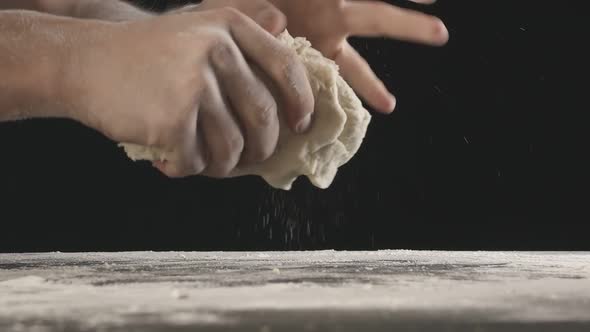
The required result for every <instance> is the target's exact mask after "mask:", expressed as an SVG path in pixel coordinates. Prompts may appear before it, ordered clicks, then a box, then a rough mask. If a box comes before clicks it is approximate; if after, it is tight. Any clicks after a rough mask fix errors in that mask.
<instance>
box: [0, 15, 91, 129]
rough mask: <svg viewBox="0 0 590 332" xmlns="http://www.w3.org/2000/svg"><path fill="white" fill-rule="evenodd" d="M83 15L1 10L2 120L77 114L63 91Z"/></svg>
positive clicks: (83, 27) (0, 85) (0, 90)
mask: <svg viewBox="0 0 590 332" xmlns="http://www.w3.org/2000/svg"><path fill="white" fill-rule="evenodd" d="M84 24H89V23H87V22H83V20H74V19H69V18H64V17H59V16H53V15H47V14H42V13H38V12H34V11H25V10H19V11H12V10H6V11H0V121H7V120H18V119H24V118H33V117H70V118H71V117H72V116H71V113H70V110H69V109H68V99H67V97H66V96H64V95H63V94H62V92H63V90H62V83H63V77H64V73H65V68H67V65H68V64H69V63H70V62H71V61H72V56H71V54H72V52H73V50H74V49H75V48H76V42H75V40H76V39H81V38H83V37H80V33H79V32H78V31H79V30H80V29H88V28H87V27H85V26H82V25H84Z"/></svg>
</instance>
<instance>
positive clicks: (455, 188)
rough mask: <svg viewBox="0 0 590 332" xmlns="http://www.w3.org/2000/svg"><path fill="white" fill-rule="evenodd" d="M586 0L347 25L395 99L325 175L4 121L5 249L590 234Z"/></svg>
mask: <svg viewBox="0 0 590 332" xmlns="http://www.w3.org/2000/svg"><path fill="white" fill-rule="evenodd" d="M293 1H296V0H293ZM300 1H303V0H300ZM392 3H396V4H404V5H406V6H407V4H405V3H403V2H392ZM582 3H583V1H525V0H519V1H508V0H504V1H492V0H489V1H483V0H476V1H451V0H440V1H439V2H438V3H437V4H436V5H434V6H431V7H418V6H410V7H416V8H422V9H424V10H426V11H428V12H431V13H434V14H436V15H438V16H440V17H441V18H442V19H443V20H444V21H445V23H446V24H447V26H448V27H449V30H450V34H451V40H450V42H449V44H448V45H447V46H445V47H443V48H430V47H424V46H417V45H412V44H407V43H400V42H396V41H391V40H384V39H372V40H360V39H355V40H353V43H354V45H355V46H356V47H357V49H358V50H359V51H360V52H361V53H362V54H363V55H365V56H366V57H367V58H368V59H369V60H370V62H371V64H372V65H373V67H374V68H375V70H376V71H377V73H378V74H379V76H380V77H382V78H383V79H384V80H385V81H386V83H387V85H388V86H389V87H390V88H391V89H392V90H393V91H394V92H395V94H396V96H397V97H398V110H397V112H396V113H395V114H393V115H391V116H381V115H375V116H374V118H373V120H372V123H371V126H370V129H369V132H368V135H367V138H366V140H365V142H364V144H363V146H362V148H361V150H360V152H359V154H357V155H356V157H355V158H354V159H353V160H352V161H351V162H350V163H349V164H347V165H346V166H344V167H343V168H341V170H340V172H339V174H338V176H337V179H336V181H335V182H334V184H333V185H332V187H330V188H329V189H327V190H318V189H314V188H312V186H311V185H310V184H309V183H308V181H307V180H305V179H301V180H299V181H298V182H297V183H296V186H295V188H294V190H293V191H291V192H283V191H278V190H272V189H270V188H269V187H268V186H267V185H266V184H265V183H264V182H263V181H262V180H261V179H259V178H254V177H245V178H239V179H229V180H222V181H221V180H212V179H207V178H201V177H195V178H190V179H184V180H169V179H166V178H164V177H163V176H161V175H159V174H158V173H157V172H156V171H155V170H153V169H152V168H150V167H149V166H148V165H147V164H143V163H139V164H136V163H132V162H130V161H129V160H128V159H126V157H125V155H124V154H123V152H122V151H121V150H120V149H118V148H117V147H116V145H115V144H114V143H113V142H110V141H108V140H107V139H105V138H104V137H103V136H101V135H100V134H98V133H96V132H94V131H92V130H90V129H87V128H84V127H82V126H80V125H78V124H76V123H73V122H70V121H63V120H35V121H24V122H18V123H4V124H1V125H0V151H1V153H2V156H1V158H2V159H1V160H2V163H1V164H0V195H2V197H1V201H0V204H1V206H2V209H1V212H0V213H1V214H0V251H45V250H61V251H88V250H106V251H108V250H146V249H151V250H254V249H257V250H270V249H276V250H285V249H326V248H334V249H379V248H405V249H472V250H473V249H475V250H479V249H497V250H500V249H501V250H523V249H524V250H590V241H588V240H587V239H588V235H587V234H588V233H587V230H588V226H587V224H588V222H589V221H590V218H589V217H590V213H588V208H587V203H588V198H589V195H588V192H587V190H588V189H587V188H588V187H587V181H584V178H585V177H586V170H587V169H588V168H587V167H586V166H584V164H583V160H584V159H585V157H586V155H587V151H588V150H587V144H585V141H587V134H586V132H585V127H586V122H584V121H582V118H583V116H584V115H585V114H584V113H587V112H588V110H589V107H588V104H587V98H586V96H587V92H586V91H587V87H588V83H587V79H588V76H587V70H586V69H587V68H586V67H587V61H588V57H587V55H586V54H585V53H584V51H583V49H584V48H585V47H587V46H588V45H586V44H588V40H589V39H588V32H589V29H588V28H587V25H588V23H589V22H588V14H587V12H585V11H583V10H582V6H581V4H582ZM142 4H143V5H144V6H146V7H149V8H151V9H154V10H162V9H164V7H165V5H166V3H165V2H164V1H161V2H157V1H143V3H142ZM169 4H171V3H169ZM176 4H178V3H176ZM147 37H148V36H146V38H147ZM146 56H149V55H148V54H146Z"/></svg>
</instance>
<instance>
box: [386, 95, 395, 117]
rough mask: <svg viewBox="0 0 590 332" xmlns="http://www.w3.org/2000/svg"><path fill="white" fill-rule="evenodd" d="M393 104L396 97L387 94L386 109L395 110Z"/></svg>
mask: <svg viewBox="0 0 590 332" xmlns="http://www.w3.org/2000/svg"><path fill="white" fill-rule="evenodd" d="M395 106H397V99H395V96H394V95H392V94H389V104H388V107H387V110H388V111H389V112H390V113H391V112H393V111H395Z"/></svg>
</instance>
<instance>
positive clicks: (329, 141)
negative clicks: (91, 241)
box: [120, 31, 371, 190]
mask: <svg viewBox="0 0 590 332" xmlns="http://www.w3.org/2000/svg"><path fill="white" fill-rule="evenodd" d="M278 38H279V40H281V41H282V42H283V43H285V44H286V45H287V46H289V47H290V48H292V49H293V50H295V51H296V52H297V54H298V55H299V57H300V58H301V60H302V62H303V64H304V65H305V67H306V68H307V73H308V77H309V80H310V83H311V88H312V90H313V94H314V97H315V112H314V114H313V116H312V124H311V127H310V129H309V130H308V131H307V132H306V133H304V134H301V135H297V134H294V133H292V132H291V131H290V130H289V129H288V127H287V126H286V125H285V123H284V120H283V119H282V117H281V116H280V115H279V118H280V121H281V123H280V124H281V129H280V135H279V143H278V146H277V149H276V151H275V153H274V154H273V155H272V156H271V157H270V158H269V159H267V160H266V161H264V162H263V163H260V164H257V165H254V166H250V167H245V168H240V169H236V170H234V171H233V172H232V173H231V174H230V176H231V177H236V176H244V175H259V176H262V177H263V178H264V180H266V182H268V183H269V184H270V185H271V186H273V187H275V188H280V189H284V190H290V189H291V185H292V184H293V182H294V181H295V180H296V179H297V177H299V176H301V175H305V176H307V177H308V178H309V180H310V181H311V182H312V183H313V184H314V185H315V186H316V187H319V188H322V189H325V188H328V187H329V186H330V184H331V183H332V181H333V180H334V177H335V176H336V172H337V171H338V168H339V167H340V166H342V165H344V164H345V163H347V162H348V161H349V160H350V159H351V158H352V157H353V155H354V154H355V153H356V152H357V151H358V149H359V147H360V145H361V143H362V141H363V139H364V137H365V133H366V131H367V127H368V125H369V122H370V120H371V116H370V114H369V112H368V111H367V110H365V109H364V108H363V105H362V103H361V101H360V99H359V98H358V97H357V96H356V94H355V93H354V91H353V90H352V88H351V87H350V86H349V85H348V84H347V83H346V82H345V81H344V79H343V78H342V77H341V76H340V74H339V71H338V66H337V65H336V63H335V62H334V61H332V60H330V59H327V58H325V57H324V56H323V55H322V54H321V53H320V52H319V51H317V50H315V49H313V48H312V47H311V44H310V43H309V42H308V41H307V40H306V39H305V38H293V37H291V35H289V33H288V32H287V31H285V32H283V33H282V34H281V35H279V37H278ZM120 145H121V146H123V148H124V149H125V152H126V153H127V155H128V156H129V157H130V158H131V159H132V160H152V161H153V160H166V153H165V152H164V151H161V150H158V149H155V148H150V147H144V146H138V145H134V144H120Z"/></svg>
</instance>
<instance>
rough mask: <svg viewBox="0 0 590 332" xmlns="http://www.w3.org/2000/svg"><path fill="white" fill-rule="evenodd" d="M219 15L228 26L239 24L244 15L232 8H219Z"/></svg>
mask: <svg viewBox="0 0 590 332" xmlns="http://www.w3.org/2000/svg"><path fill="white" fill-rule="evenodd" d="M219 14H220V16H221V17H222V19H223V20H224V21H225V22H227V23H229V24H235V23H240V22H242V21H243V19H244V14H242V13H241V12H240V11H239V10H237V9H235V8H232V7H223V8H220V9H219Z"/></svg>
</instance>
